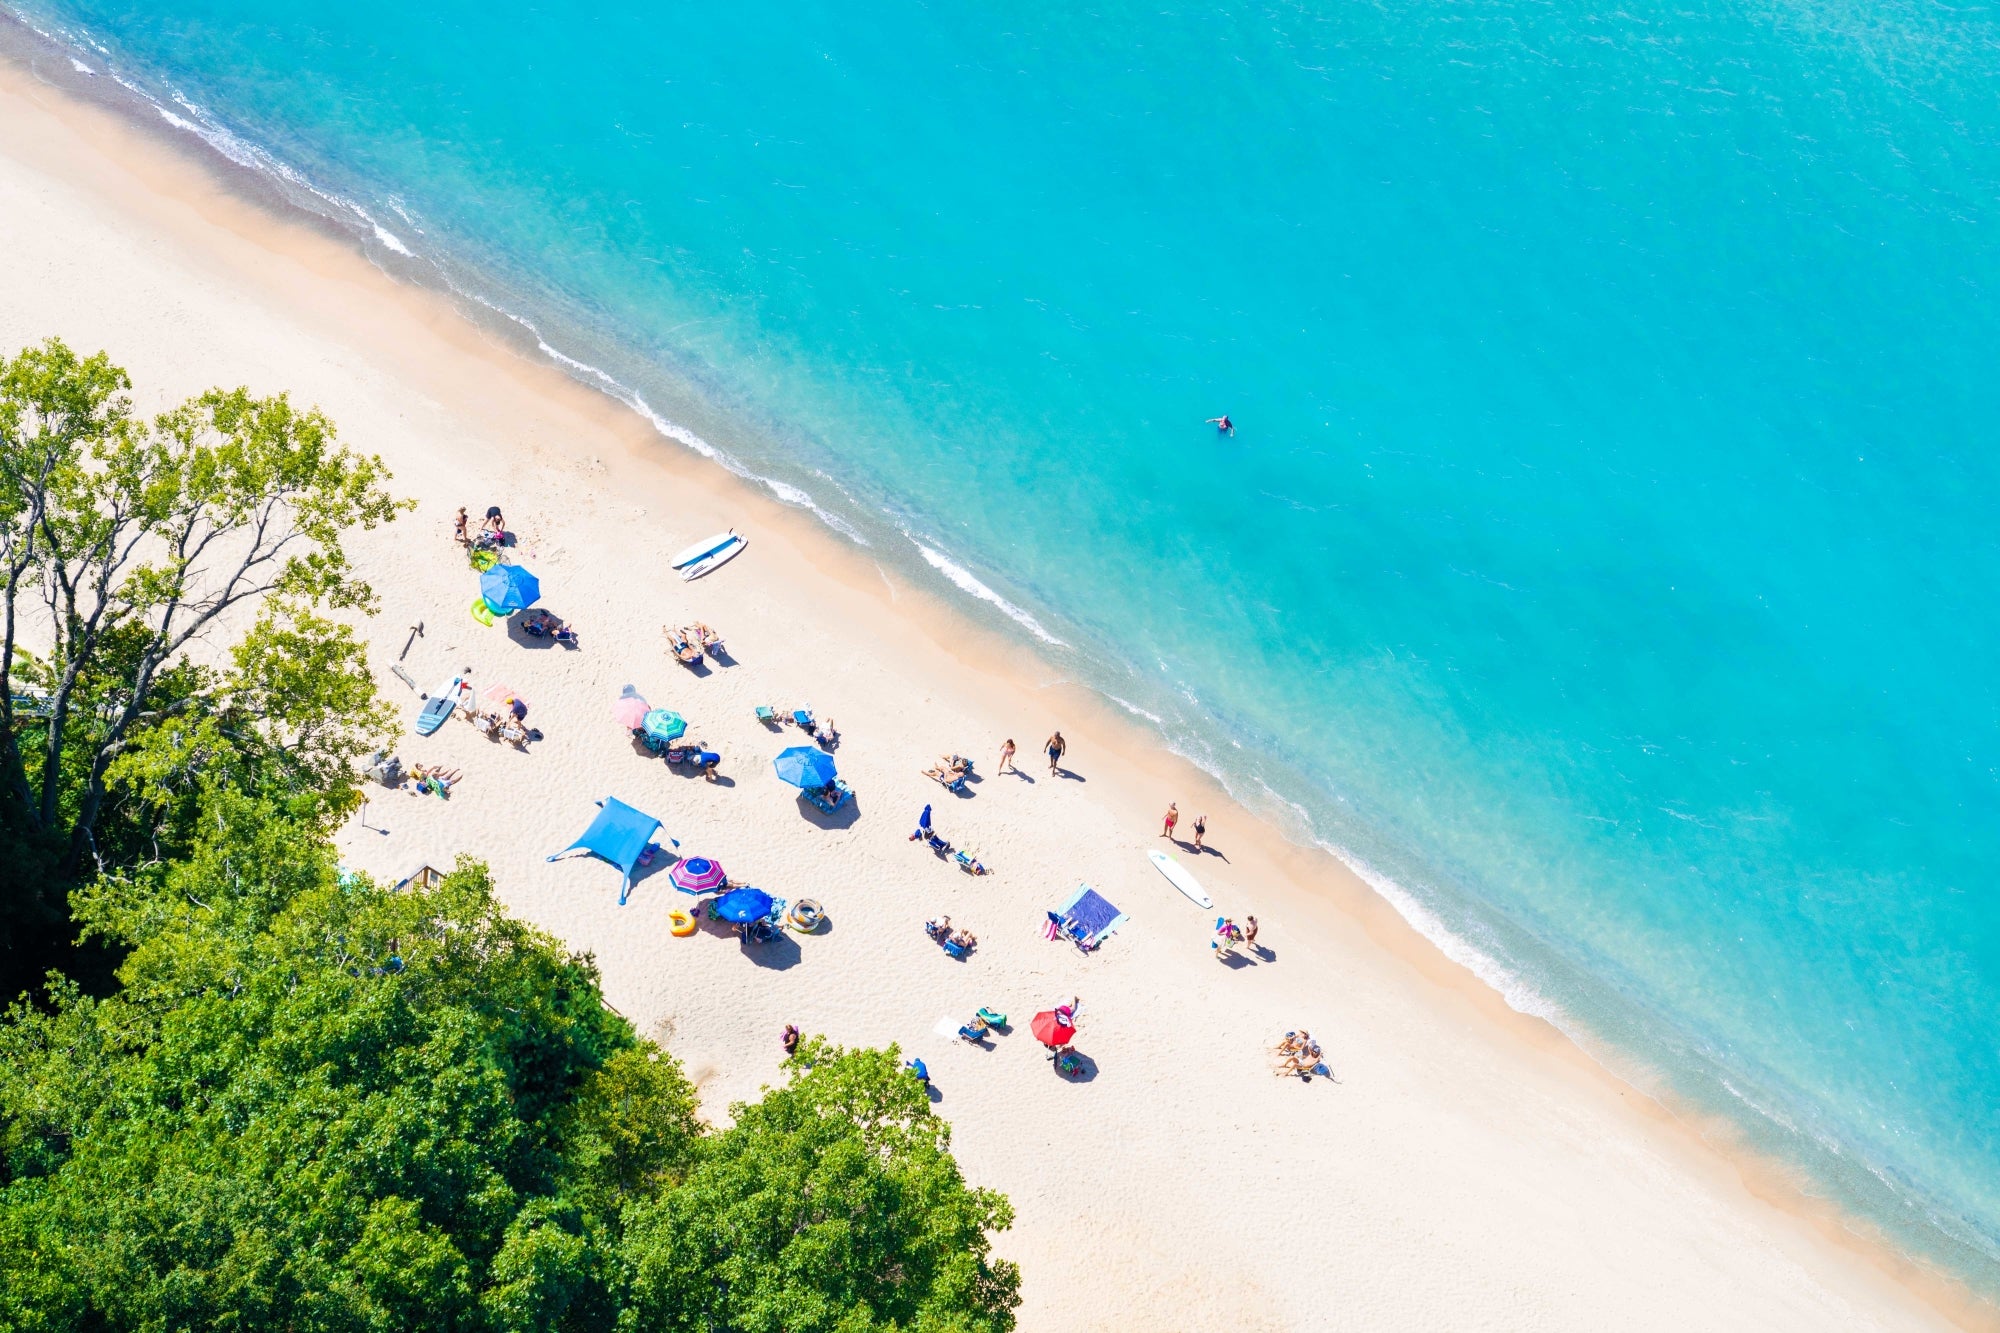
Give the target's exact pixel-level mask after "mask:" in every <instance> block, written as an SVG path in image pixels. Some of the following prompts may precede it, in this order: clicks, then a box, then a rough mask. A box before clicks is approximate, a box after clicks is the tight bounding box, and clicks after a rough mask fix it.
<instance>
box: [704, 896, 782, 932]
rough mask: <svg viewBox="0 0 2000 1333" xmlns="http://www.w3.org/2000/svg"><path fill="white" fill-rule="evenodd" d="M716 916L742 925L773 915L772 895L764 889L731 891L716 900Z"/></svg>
mask: <svg viewBox="0 0 2000 1333" xmlns="http://www.w3.org/2000/svg"><path fill="white" fill-rule="evenodd" d="M714 911H715V914H716V915H717V916H719V917H721V918H722V919H723V920H724V921H734V922H735V923H736V924H737V925H739V926H740V925H742V924H743V923H744V922H746V921H762V920H763V919H764V918H765V917H767V916H769V915H771V895H770V894H768V893H766V892H764V891H763V890H762V889H731V890H730V891H729V892H727V893H725V894H723V895H722V896H721V897H720V898H717V899H716V900H715V908H714Z"/></svg>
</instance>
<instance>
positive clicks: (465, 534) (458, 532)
mask: <svg viewBox="0 0 2000 1333" xmlns="http://www.w3.org/2000/svg"><path fill="white" fill-rule="evenodd" d="M470 521H471V520H469V519H468V518H466V516H465V506H464V505H460V506H459V507H458V523H457V524H456V525H455V526H454V527H453V528H452V531H451V535H452V536H454V537H456V538H458V544H459V545H460V546H470V545H472V534H471V533H470V532H469V531H467V530H466V526H465V525H466V524H467V523H468V522H470Z"/></svg>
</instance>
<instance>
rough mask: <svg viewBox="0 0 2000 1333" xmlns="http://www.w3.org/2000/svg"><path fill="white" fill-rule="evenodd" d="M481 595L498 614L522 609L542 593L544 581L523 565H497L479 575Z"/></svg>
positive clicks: (532, 602)
mask: <svg viewBox="0 0 2000 1333" xmlns="http://www.w3.org/2000/svg"><path fill="white" fill-rule="evenodd" d="M479 595H480V596H481V597H483V598H485V599H486V609H487V610H489V611H491V612H492V613H493V614H494V615H496V616H497V615H500V614H502V613H504V612H507V611H520V610H523V609H524V608H526V607H530V606H533V605H534V604H535V601H536V599H537V598H539V597H540V596H541V595H542V581H541V580H540V579H538V578H536V577H535V576H534V575H533V574H530V573H529V572H528V571H527V569H526V568H525V567H523V566H521V565H495V566H493V568H491V569H489V570H487V571H486V572H485V573H484V574H481V575H480V576H479Z"/></svg>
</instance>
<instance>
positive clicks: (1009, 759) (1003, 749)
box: [993, 736, 1014, 773]
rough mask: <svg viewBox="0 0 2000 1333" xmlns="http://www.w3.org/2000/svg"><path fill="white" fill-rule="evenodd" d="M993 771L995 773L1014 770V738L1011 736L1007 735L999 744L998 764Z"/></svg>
mask: <svg viewBox="0 0 2000 1333" xmlns="http://www.w3.org/2000/svg"><path fill="white" fill-rule="evenodd" d="M993 771H994V772H995V773H1012V772H1013V771H1014V738H1013V737H1012V736H1009V737H1008V738H1007V739H1006V741H1004V742H1003V743H1002V744H1001V746H1000V766H999V767H998V768H996V769H994V770H993Z"/></svg>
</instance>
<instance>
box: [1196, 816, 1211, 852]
mask: <svg viewBox="0 0 2000 1333" xmlns="http://www.w3.org/2000/svg"><path fill="white" fill-rule="evenodd" d="M1207 832H1208V816H1207V815H1196V816H1195V817H1194V849H1195V850H1196V851H1200V850H1201V839H1202V835H1203V834H1205V833H1207Z"/></svg>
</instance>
